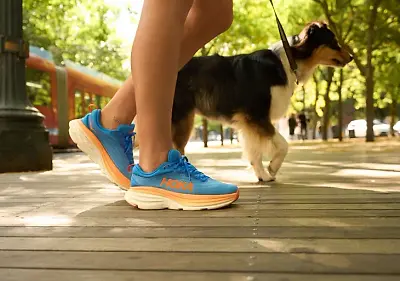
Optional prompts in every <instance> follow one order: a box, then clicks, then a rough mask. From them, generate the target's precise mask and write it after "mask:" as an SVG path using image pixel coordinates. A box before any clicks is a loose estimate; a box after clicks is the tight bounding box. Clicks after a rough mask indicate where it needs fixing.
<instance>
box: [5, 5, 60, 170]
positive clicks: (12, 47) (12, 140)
mask: <svg viewBox="0 0 400 281" xmlns="http://www.w3.org/2000/svg"><path fill="white" fill-rule="evenodd" d="M27 54H28V48H27V45H26V44H25V42H24V41H23V40H22V0H0V173H4V172H24V171H42V170H51V169H52V157H53V153H52V149H51V147H50V144H49V136H48V132H47V131H46V130H45V128H44V126H43V115H42V114H40V112H39V111H38V110H37V109H36V108H34V107H33V106H32V105H31V104H30V102H29V100H28V98H27V94H26V78H25V59H26V56H27Z"/></svg>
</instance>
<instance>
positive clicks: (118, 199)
mask: <svg viewBox="0 0 400 281" xmlns="http://www.w3.org/2000/svg"><path fill="white" fill-rule="evenodd" d="M294 197H295V196H294ZM3 200H6V201H7V202H10V203H19V204H26V203H30V204H32V203H42V204H43V203H49V202H54V203H58V202H62V203H67V202H71V203H76V202H77V201H79V202H81V203H82V202H87V203H88V204H94V203H103V204H116V203H119V204H126V202H125V200H123V196H114V195H111V196H109V195H107V194H105V195H104V196H103V197H92V196H85V197H78V198H74V197H73V196H71V197H70V196H65V197H50V198H44V197H30V196H28V197H18V196H7V197H6V198H4V197H3ZM257 203H258V204H260V205H262V204H387V203H389V204H391V203H395V204H398V203H399V199H396V198H390V197H386V198H382V197H376V198H341V197H340V196H332V197H329V198H319V199H315V198H314V199H296V198H294V199H287V198H278V199H268V197H265V198H264V197H263V198H262V199H260V200H259V199H258V198H254V199H244V198H239V200H238V201H237V203H235V204H234V205H255V204H257Z"/></svg>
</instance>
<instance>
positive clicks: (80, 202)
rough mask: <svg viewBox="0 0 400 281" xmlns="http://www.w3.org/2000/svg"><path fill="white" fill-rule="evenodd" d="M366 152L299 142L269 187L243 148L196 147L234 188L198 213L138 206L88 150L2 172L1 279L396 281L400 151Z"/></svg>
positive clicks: (194, 155)
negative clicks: (42, 167)
mask: <svg viewBox="0 0 400 281" xmlns="http://www.w3.org/2000/svg"><path fill="white" fill-rule="evenodd" d="M361 146H363V145H361ZM364 146H365V147H360V146H359V145H354V144H350V145H337V146H335V145H328V146H324V145H318V144H316V145H310V146H307V145H294V146H292V148H291V150H290V155H289V157H288V158H287V161H286V162H285V164H284V167H283V168H282V170H281V173H280V175H279V179H278V182H276V183H272V184H264V185H260V184H256V183H254V181H255V178H254V176H253V174H252V172H251V170H249V169H247V167H246V162H244V161H242V160H241V159H240V150H239V149H238V148H235V147H228V148H224V149H213V148H210V149H208V150H205V149H193V150H192V151H191V152H190V153H189V158H190V159H192V162H194V163H195V164H196V165H197V166H198V167H200V168H201V170H204V171H205V172H207V173H208V174H210V175H212V176H214V177H216V178H219V179H222V180H226V181H234V182H237V183H238V184H239V185H240V187H241V197H240V199H239V201H238V202H237V203H236V204H234V205H233V206H232V207H230V208H226V209H222V210H217V211H200V212H187V211H167V210H164V211H140V210H137V209H134V208H132V207H131V206H129V205H128V204H127V203H126V202H125V201H124V200H123V192H122V191H120V190H119V189H118V188H116V187H115V186H114V185H113V184H110V183H109V182H108V181H107V179H106V178H105V177H104V176H103V175H101V173H100V171H99V170H98V168H97V166H96V165H95V164H93V163H92V162H91V161H90V160H88V158H86V157H85V156H84V155H83V154H80V153H73V154H57V155H55V160H54V170H53V171H51V172H45V173H26V174H6V175H0V280H1V281H11V280H12V281H16V280H18V281H19V280H21V281H22V280H35V281H36V280H37V281H45V280H57V281H65V280H71V281H72V280H73V281H77V280H85V281H92V280H96V281H101V280H113V281H119V280H145V281H146V280H151V281H153V280H154V281H157V280H182V281H190V280H196V281H197V280H218V281H220V280H234V281H236V280H243V281H252V280H271V281H278V280H279V281H289V280H293V281H333V280H335V281H336V280H340V281H358V280H360V281H392V280H393V281H395V280H396V281H397V280H400V192H399V191H400V146H399V145H390V146H388V145H379V144H376V145H374V146H367V145H364ZM206 151H207V153H205V152H206Z"/></svg>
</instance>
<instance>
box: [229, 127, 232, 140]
mask: <svg viewBox="0 0 400 281" xmlns="http://www.w3.org/2000/svg"><path fill="white" fill-rule="evenodd" d="M229 133H230V139H231V144H233V128H230V129H229Z"/></svg>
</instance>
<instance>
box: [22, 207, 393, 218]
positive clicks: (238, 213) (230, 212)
mask: <svg viewBox="0 0 400 281" xmlns="http://www.w3.org/2000/svg"><path fill="white" fill-rule="evenodd" d="M132 212H135V218H171V217H174V218H247V217H259V218H293V217H295V218H346V217H347V218H367V217H371V218H373V217H400V210H362V209H361V210H283V209H280V210H257V209H253V210H242V209H241V208H240V207H238V208H231V209H223V210H215V211H204V212H177V211H172V212H170V211H166V212H160V211H145V212H137V210H136V209H135V208H130V209H127V210H107V211H104V210H102V209H101V208H100V210H94V209H89V210H88V209H87V208H86V207H84V206H82V207H81V208H76V209H69V210H64V209H62V208H57V207H53V206H52V207H47V208H37V209H35V210H31V209H30V208H28V209H27V210H26V211H25V212H23V211H20V212H19V214H20V215H21V216H23V215H30V216H40V215H46V214H49V213H53V214H57V215H78V214H79V217H81V218H95V217H108V218H131V217H132Z"/></svg>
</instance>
